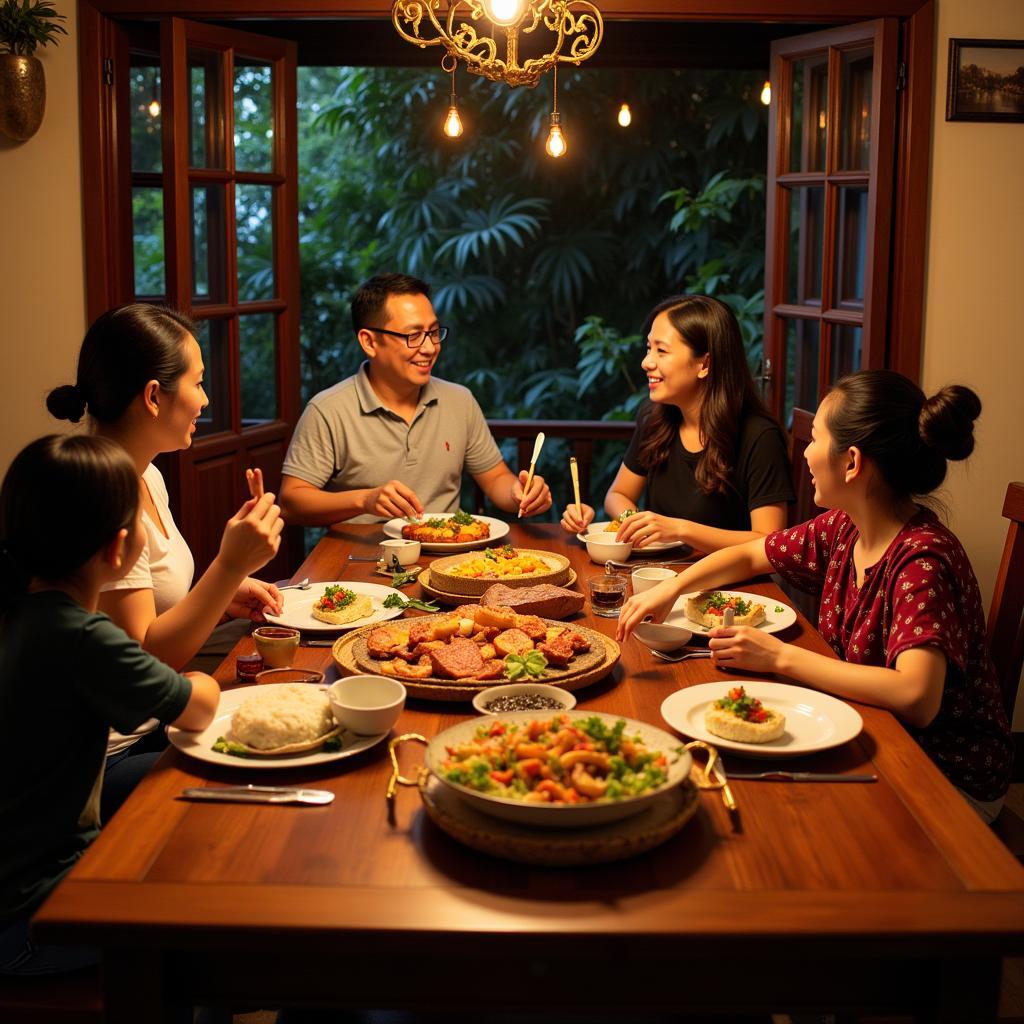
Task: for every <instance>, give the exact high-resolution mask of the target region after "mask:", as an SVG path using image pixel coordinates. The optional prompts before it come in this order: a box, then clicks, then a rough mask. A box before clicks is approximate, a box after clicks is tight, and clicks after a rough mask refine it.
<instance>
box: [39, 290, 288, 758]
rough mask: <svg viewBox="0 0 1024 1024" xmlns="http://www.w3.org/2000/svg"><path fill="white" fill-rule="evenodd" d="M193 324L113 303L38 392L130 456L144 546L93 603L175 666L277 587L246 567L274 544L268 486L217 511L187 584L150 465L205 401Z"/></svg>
mask: <svg viewBox="0 0 1024 1024" xmlns="http://www.w3.org/2000/svg"><path fill="white" fill-rule="evenodd" d="M194 331H195V328H194V326H193V325H192V323H191V322H190V321H189V320H188V319H186V318H185V317H184V316H182V315H181V314H179V313H176V312H174V311H172V310H169V309H165V308H162V307H160V306H151V305H145V304H141V303H137V304H134V305H129V306H121V307H119V308H117V309H112V310H110V311H109V312H107V313H104V314H103V315H102V316H100V317H99V319H97V320H96V322H95V323H94V324H93V325H92V327H90V328H89V331H88V333H87V334H86V336H85V340H84V341H83V342H82V348H81V351H80V353H79V357H78V379H77V383H75V384H74V385H68V384H66V385H63V386H61V387H58V388H55V389H54V390H53V391H51V392H50V394H49V395H48V396H47V400H46V405H47V408H48V409H49V410H50V412H51V413H52V414H53V415H54V416H56V417H57V418H58V419H67V420H71V421H72V422H74V423H77V422H78V421H79V420H80V419H81V418H82V415H83V414H84V413H86V412H88V414H89V416H90V419H91V423H92V427H93V430H94V431H95V433H97V434H100V435H102V436H105V437H109V438H111V439H113V440H114V441H117V442H118V443H119V444H120V445H121V446H122V447H123V448H124V449H125V450H126V451H127V452H128V454H129V455H130V456H131V458H132V460H133V461H134V463H135V466H136V468H137V470H138V473H139V480H140V498H141V506H142V522H143V525H144V526H145V532H146V545H145V547H144V548H143V551H142V554H141V556H140V557H139V560H138V562H137V563H136V565H135V568H134V569H133V570H132V571H131V572H130V573H129V574H128V575H127V576H125V577H124V578H123V579H121V580H119V581H117V582H115V583H113V584H109V585H108V587H107V588H105V592H104V593H103V594H102V596H101V598H100V611H103V612H105V613H106V614H107V615H109V616H110V618H111V619H113V620H114V622H116V623H117V624H118V625H119V626H120V627H121V628H122V629H124V630H125V632H127V633H128V634H129V635H130V636H132V637H134V638H135V639H136V640H138V641H139V643H140V644H141V645H142V646H143V647H144V648H145V649H146V650H147V651H149V652H150V653H151V654H153V655H155V656H156V657H158V658H160V660H161V661H164V662H166V663H167V664H168V665H170V666H171V667H172V668H176V669H181V668H183V667H184V666H185V665H186V664H187V663H188V662H189V661H190V660H191V659H192V657H193V656H194V655H195V654H196V652H197V651H198V650H199V649H200V647H201V646H202V645H203V643H204V642H205V641H206V640H207V638H208V637H209V636H210V634H211V632H212V631H213V629H214V627H216V626H217V624H218V623H219V622H220V621H221V620H222V619H224V618H226V617H236V618H249V619H254V620H258V619H261V618H262V617H263V609H264V608H265V607H269V608H270V609H272V610H273V611H275V612H277V611H280V610H281V595H280V594H279V593H278V591H277V588H276V587H274V586H273V585H272V584H267V583H264V582H262V581H261V580H256V579H252V578H251V577H250V575H249V574H250V573H252V572H255V571H256V570H257V569H259V568H260V567H262V566H263V565H265V564H266V563H267V562H268V561H270V559H271V558H273V556H274V554H275V553H276V552H277V549H278V546H279V545H280V533H281V529H282V527H283V523H282V521H281V519H280V510H279V508H278V506H277V505H275V504H274V496H273V495H272V494H266V495H262V496H261V497H253V498H251V499H250V500H249V501H247V502H246V503H245V504H244V505H243V506H242V507H241V508H240V509H239V510H238V512H237V513H236V514H235V515H234V516H233V517H232V518H231V519H229V520H228V523H227V525H226V527H225V529H224V536H223V538H222V540H221V546H220V551H219V553H218V554H217V557H216V558H215V559H214V560H213V562H212V563H211V565H210V567H209V568H208V569H207V570H206V572H205V573H204V574H203V575H202V577H201V578H200V579H199V581H198V582H197V583H196V585H195V586H194V587H193V586H192V577H193V573H194V570H195V564H194V562H193V559H192V553H191V551H189V549H188V545H187V544H186V543H185V539H184V538H183V537H182V535H181V533H180V532H179V531H178V528H177V526H176V525H175V523H174V519H173V517H172V516H171V512H170V508H169V506H168V501H167V488H166V486H165V484H164V480H163V477H162V476H161V474H160V471H159V470H158V469H157V468H156V467H155V466H154V465H153V464H152V462H153V459H154V458H156V456H157V455H159V454H160V453H161V452H173V451H178V450H180V449H183V448H188V447H189V445H191V443H192V435H193V434H194V433H195V429H196V420H197V419H198V417H199V415H200V414H201V413H202V411H203V409H204V408H205V407H206V405H207V404H208V403H207V398H206V394H205V392H204V391H203V371H204V367H203V359H202V352H201V350H200V348H199V345H198V343H197V342H196V340H195V337H194ZM259 491H262V486H261V485H260V486H259ZM147 731H148V730H147V729H146V727H145V726H143V728H142V729H141V730H140V731H139V733H138V734H135V735H133V736H129V737H123V736H120V735H118V734H113V735H112V736H111V744H110V749H109V751H108V753H110V754H116V753H119V752H122V753H123V752H124V751H125V750H127V749H128V748H129V747H131V746H132V745H133V744H135V743H136V742H137V741H138V740H139V739H140V738H141V736H142V735H145V733H146V732H147Z"/></svg>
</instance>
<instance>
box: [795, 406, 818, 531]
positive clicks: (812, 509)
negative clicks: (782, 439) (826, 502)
mask: <svg viewBox="0 0 1024 1024" xmlns="http://www.w3.org/2000/svg"><path fill="white" fill-rule="evenodd" d="M813 422H814V413H813V412H808V411H807V410H806V409H794V410H793V423H792V425H791V427H790V429H789V465H790V472H791V473H792V480H793V492H794V493H795V494H796V501H794V502H793V504H792V505H790V506H789V525H790V526H796V525H797V523H806V522H807V520H808V519H813V518H814V517H815V516H816V515H817V514H818V513H819V512H820V511H821V509H820V508H818V506H817V505H815V504H814V485H813V484H812V483H811V471H810V469H808V468H807V463H806V462H805V461H804V449H805V448H806V447H807V446H808V445H809V444H810V443H811V424H812V423H813Z"/></svg>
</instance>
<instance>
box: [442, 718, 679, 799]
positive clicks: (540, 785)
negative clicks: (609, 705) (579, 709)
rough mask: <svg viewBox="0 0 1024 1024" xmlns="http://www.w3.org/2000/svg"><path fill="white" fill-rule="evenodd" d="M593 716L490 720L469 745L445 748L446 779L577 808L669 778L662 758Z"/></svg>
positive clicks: (651, 786)
mask: <svg viewBox="0 0 1024 1024" xmlns="http://www.w3.org/2000/svg"><path fill="white" fill-rule="evenodd" d="M625 728H626V723H625V721H624V720H623V719H621V718H620V719H619V721H618V722H616V723H615V725H614V726H612V727H609V726H608V725H606V724H605V722H604V721H603V720H602V719H601V718H599V717H597V716H596V715H592V716H591V717H590V718H581V719H576V720H575V721H573V720H571V719H570V718H569V716H568V715H556V716H555V717H554V718H547V719H535V720H534V721H530V722H502V721H496V722H487V723H484V724H483V725H481V726H480V727H479V728H478V729H477V730H476V734H475V736H474V738H473V740H472V742H470V743H462V744H459V745H458V746H453V747H448V757H447V758H445V760H444V762H443V763H442V765H441V774H442V775H443V777H444V778H445V779H447V780H448V781H449V782H454V783H457V784H459V785H462V786H468V787H469V788H470V789H475V790H477V791H479V792H481V793H487V794H489V795H491V796H498V797H506V798H508V799H512V800H523V801H526V802H529V803H550V804H579V803H590V802H595V801H611V800H623V799H626V798H628V797H635V796H639V795H640V794H641V793H646V792H647V791H649V790H652V789H655V788H657V787H658V786H661V785H663V784H664V783H665V782H666V781H667V780H668V761H667V758H666V756H665V754H664V753H662V752H660V751H657V750H648V749H647V747H645V746H644V744H643V742H642V741H641V739H640V737H639V736H632V737H628V736H626V735H625Z"/></svg>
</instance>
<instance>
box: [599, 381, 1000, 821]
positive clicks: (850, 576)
mask: <svg viewBox="0 0 1024 1024" xmlns="http://www.w3.org/2000/svg"><path fill="white" fill-rule="evenodd" d="M980 412H981V403H980V401H979V400H978V396H977V395H975V393H974V392H973V391H971V390H970V389H969V388H964V387H959V386H956V385H953V386H950V387H946V388H943V389H942V390H941V391H939V392H938V393H937V394H936V395H933V396H932V397H931V398H927V399H926V398H925V396H924V393H923V392H922V391H921V389H920V388H918V387H917V385H915V384H913V383H912V382H911V381H909V380H907V378H905V377H903V376H901V375H900V374H898V373H894V372H893V371H890V370H865V371H862V372H860V373H855V374H851V375H850V376H848V377H844V378H843V379H842V380H840V381H839V382H838V383H837V384H836V386H835V388H834V390H833V391H832V392H831V393H830V394H829V395H828V396H827V397H826V398H825V399H824V401H823V402H822V403H821V405H820V407H819V408H818V412H817V415H816V416H815V417H814V429H813V433H812V440H811V443H810V444H809V445H808V446H807V450H806V452H805V455H804V457H805V458H806V459H807V465H808V466H809V468H810V470H811V474H812V480H813V483H814V501H815V503H816V504H817V505H819V506H820V507H822V508H825V509H828V510H829V511H827V512H825V513H823V514H822V515H820V516H818V517H817V518H816V519H812V520H811V521H810V522H807V523H804V524H803V525H802V526H797V527H794V528H793V529H788V530H780V531H779V532H777V533H773V534H770V535H769V536H768V537H766V538H764V539H763V540H757V541H751V542H749V543H746V544H739V545H737V546H735V547H732V548H726V549H725V550H723V551H718V552H715V553H714V554H712V555H709V556H708V557H707V558H705V559H703V560H702V561H700V562H698V563H697V564H696V565H694V566H692V567H691V568H688V569H686V570H685V571H684V572H682V573H680V574H679V575H678V576H677V577H675V578H674V579H671V580H667V581H665V582H664V583H662V584H659V585H658V586H657V587H655V588H653V589H651V590H649V591H647V592H645V593H643V594H641V595H639V596H637V597H633V598H631V599H630V600H629V601H628V602H627V603H626V605H625V607H624V608H623V609H622V614H621V615H620V617H619V628H618V638H619V639H620V640H622V639H624V638H625V637H628V636H629V635H630V633H631V632H632V630H633V628H634V627H635V626H636V624H637V623H638V622H641V621H642V620H643V619H644V618H645V617H647V616H651V617H653V618H654V619H655V620H656V621H661V620H663V619H664V617H665V615H667V614H668V611H669V609H670V608H671V606H672V604H673V602H674V601H675V600H676V598H677V597H678V596H679V595H680V594H683V593H686V592H688V591H693V590H702V589H709V588H713V587H720V586H723V585H725V584H728V583H730V582H733V581H735V580H741V579H748V578H749V577H751V576H757V575H760V574H763V573H769V572H773V571H774V572H778V573H779V574H780V575H781V576H783V578H785V579H787V580H789V581H790V582H792V583H794V584H795V585H797V586H799V587H800V588H801V589H804V590H808V591H811V592H815V593H819V594H820V595H821V609H820V615H819V627H818V628H819V630H820V632H821V634H822V636H823V637H824V638H825V640H826V641H827V643H828V644H829V645H830V646H831V647H832V649H833V650H834V651H835V652H836V654H838V655H839V658H840V659H841V660H838V661H837V660H834V659H832V658H826V657H823V656H822V655H820V654H814V653H813V652H811V651H807V650H803V649H802V648H799V647H795V646H793V645H791V644H786V643H783V642H782V641H780V640H777V639H776V638H775V637H773V636H771V635H769V634H766V633H764V632H762V631H761V630H758V629H752V628H750V627H735V628H729V629H725V628H721V629H718V630H715V631H713V632H712V634H711V636H712V639H711V648H712V650H713V652H714V659H715V664H716V665H718V666H719V667H721V668H724V669H729V670H731V669H748V670H751V671H755V672H776V673H779V674H782V675H787V676H791V677H792V678H794V679H798V680H801V681H803V682H807V683H810V684H811V685H813V686H815V687H817V688H818V689H821V690H827V691H828V692H830V693H835V694H838V695H839V696H841V697H849V698H851V699H852V700H859V701H864V702H865V703H869V704H876V705H878V706H880V707H884V708H887V709H888V710H890V711H892V712H893V713H894V714H895V715H896V716H897V717H898V718H900V719H901V721H902V722H903V723H904V724H905V725H906V726H907V728H908V729H909V730H910V732H911V734H912V735H913V736H914V738H915V739H916V740H917V741H918V743H920V744H921V746H922V747H923V748H924V750H925V751H926V753H927V754H928V756H929V757H931V759H932V760H933V761H934V762H935V763H936V764H937V765H938V767H939V768H940V769H941V770H942V771H943V772H944V773H945V775H946V776H947V777H948V778H949V779H950V781H951V782H952V783H953V784H954V785H955V786H957V788H958V789H959V790H960V791H961V792H962V793H963V794H964V795H965V796H966V797H967V798H968V799H969V801H970V802H971V804H972V806H974V807H975V809H976V810H978V812H979V814H981V815H982V817H984V818H985V819H986V820H992V818H994V817H995V815H996V814H997V813H998V811H999V807H1000V806H1001V803H1002V799H1003V796H1004V795H1005V793H1006V789H1007V785H1008V783H1009V777H1010V767H1011V763H1012V753H1011V746H1010V728H1009V723H1008V721H1007V716H1006V712H1005V709H1004V708H1003V705H1002V700H1001V695H1000V689H999V683H998V680H997V678H996V674H995V669H994V667H993V665H992V661H991V659H990V658H989V655H988V651H987V649H986V647H985V615H984V611H983V609H982V603H981V593H980V591H979V589H978V581H977V580H976V579H975V576H974V572H973V570H972V569H971V565H970V562H969V561H968V559H967V555H966V554H965V552H964V549H963V546H962V545H961V544H960V542H959V541H958V540H957V538H956V537H955V536H954V535H953V534H952V533H951V532H950V531H949V530H948V529H947V528H946V527H945V526H944V525H943V524H942V523H941V522H940V521H939V520H938V519H937V518H936V516H935V514H934V513H933V512H931V511H930V510H929V509H927V508H923V507H922V506H921V505H919V504H918V503H917V502H915V501H914V497H915V496H917V497H921V496H924V495H928V494H930V493H931V492H932V491H934V490H935V489H936V488H937V487H938V486H939V485H940V484H941V483H942V481H943V480H944V479H945V476H946V464H947V460H949V459H954V460H959V459H965V458H967V456H968V455H970V453H971V451H972V450H973V449H974V433H973V431H974V420H975V419H977V417H978V415H979V414H980Z"/></svg>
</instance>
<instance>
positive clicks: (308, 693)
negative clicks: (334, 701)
mask: <svg viewBox="0 0 1024 1024" xmlns="http://www.w3.org/2000/svg"><path fill="white" fill-rule="evenodd" d="M335 726H336V723H335V721H334V715H333V713H332V712H331V702H330V701H329V700H328V699H327V694H326V693H325V692H324V691H323V690H321V689H319V688H318V687H316V686H310V684H309V683H283V684H281V685H280V686H275V687H273V688H272V689H271V688H270V687H267V688H266V689H263V688H260V689H259V690H257V692H256V693H254V694H253V695H252V696H251V697H249V698H248V699H247V700H245V701H243V702H242V703H241V704H240V705H239V706H238V709H237V710H236V711H235V713H234V714H233V715H232V716H231V734H232V737H233V738H234V739H236V740H237V741H238V742H240V743H245V744H247V745H248V746H250V747H255V748H256V749H257V750H272V749H274V748H275V747H283V746H286V745H287V744H289V743H308V742H309V741H310V740H315V739H317V738H318V737H320V736H323V735H325V734H326V733H329V732H331V731H332V730H333V729H334V728H335Z"/></svg>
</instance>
